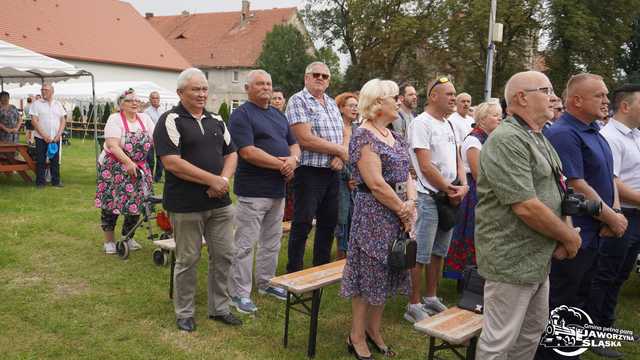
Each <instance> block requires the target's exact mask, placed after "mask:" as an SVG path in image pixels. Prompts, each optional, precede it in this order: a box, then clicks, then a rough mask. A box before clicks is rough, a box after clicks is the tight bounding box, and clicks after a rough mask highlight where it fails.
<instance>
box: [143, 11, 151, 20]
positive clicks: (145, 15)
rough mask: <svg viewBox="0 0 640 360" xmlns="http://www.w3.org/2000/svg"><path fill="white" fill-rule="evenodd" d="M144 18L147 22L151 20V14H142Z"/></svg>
mask: <svg viewBox="0 0 640 360" xmlns="http://www.w3.org/2000/svg"><path fill="white" fill-rule="evenodd" d="M144 18H145V19H147V20H149V19H151V18H153V13H152V12H148V13H144Z"/></svg>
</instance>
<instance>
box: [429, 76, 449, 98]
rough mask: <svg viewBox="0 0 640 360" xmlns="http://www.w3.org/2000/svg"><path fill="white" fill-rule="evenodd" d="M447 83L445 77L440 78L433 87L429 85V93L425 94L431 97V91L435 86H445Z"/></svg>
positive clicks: (447, 80) (447, 79)
mask: <svg viewBox="0 0 640 360" xmlns="http://www.w3.org/2000/svg"><path fill="white" fill-rule="evenodd" d="M448 82H449V78H446V77H441V78H439V79H438V80H436V81H435V82H434V83H433V85H431V87H430V88H429V92H427V96H429V95H431V92H432V91H433V88H435V87H436V86H437V85H440V84H446V83H448Z"/></svg>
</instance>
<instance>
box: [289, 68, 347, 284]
mask: <svg viewBox="0 0 640 360" xmlns="http://www.w3.org/2000/svg"><path fill="white" fill-rule="evenodd" d="M330 78H331V73H330V72H329V68H328V67H327V65H326V64H324V63H322V62H313V63H311V64H309V65H308V66H307V68H306V70H305V75H304V89H302V91H300V92H298V93H296V94H294V95H293V96H292V97H291V98H290V99H289V103H288V105H287V110H286V116H287V119H288V121H289V126H291V130H293V134H294V135H295V137H296V139H297V140H298V143H299V144H300V147H301V148H302V153H301V156H300V166H299V167H298V168H297V169H296V170H295V175H294V178H293V182H292V184H293V199H294V200H293V221H292V222H291V232H290V234H289V249H288V252H289V254H288V255H289V262H288V264H287V272H295V271H299V270H302V268H303V260H304V249H305V244H306V242H307V236H308V235H309V232H310V231H311V227H312V225H313V223H312V222H313V219H314V218H315V219H316V233H315V238H314V247H313V265H314V266H315V265H320V264H325V263H328V262H329V261H330V258H331V243H332V240H333V232H334V230H335V228H336V224H337V222H338V188H339V172H340V170H342V167H343V166H344V164H345V162H346V161H347V159H348V157H349V155H348V152H347V144H345V143H344V138H345V137H344V134H343V131H344V126H343V122H342V116H341V115H340V110H339V109H338V106H337V105H336V102H335V101H334V100H333V99H332V98H331V97H329V96H328V95H327V94H326V93H325V92H326V90H327V88H328V87H329V80H330Z"/></svg>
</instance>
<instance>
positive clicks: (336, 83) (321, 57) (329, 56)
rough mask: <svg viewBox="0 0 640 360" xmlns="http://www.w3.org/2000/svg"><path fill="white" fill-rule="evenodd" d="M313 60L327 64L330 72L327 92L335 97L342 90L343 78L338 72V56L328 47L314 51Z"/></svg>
mask: <svg viewBox="0 0 640 360" xmlns="http://www.w3.org/2000/svg"><path fill="white" fill-rule="evenodd" d="M315 59H316V60H317V61H322V62H323V63H325V64H327V67H329V71H330V72H331V83H330V85H329V92H330V93H332V94H334V95H336V94H338V93H339V92H340V91H342V90H343V78H342V73H341V72H340V58H339V57H338V54H336V53H335V51H333V49H332V48H330V47H328V46H324V47H321V48H320V49H318V50H317V51H316V54H315Z"/></svg>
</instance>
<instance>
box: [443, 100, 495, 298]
mask: <svg viewBox="0 0 640 360" xmlns="http://www.w3.org/2000/svg"><path fill="white" fill-rule="evenodd" d="M501 118H502V107H501V106H500V103H499V102H498V100H497V99H495V100H490V101H488V102H484V103H482V104H480V105H478V106H477V107H476V109H475V112H474V120H475V127H474V128H473V129H472V130H471V132H470V133H469V135H467V136H466V137H465V138H464V141H463V142H462V146H461V155H462V161H463V162H464V166H465V171H466V173H467V184H469V192H468V193H467V196H465V198H464V199H463V200H462V203H461V204H460V213H461V215H460V216H461V217H460V221H459V222H458V224H457V225H456V226H455V228H454V229H453V236H452V238H451V245H450V246H449V253H448V255H447V259H446V261H445V265H444V277H447V278H450V279H456V280H459V282H458V284H459V286H458V289H459V290H460V286H461V285H462V282H461V281H460V280H462V272H463V270H464V268H465V266H467V265H475V264H476V247H475V245H474V231H475V220H476V216H475V209H476V204H477V203H478V195H477V193H476V181H477V180H478V173H479V172H480V149H482V144H484V142H485V141H486V140H487V138H488V137H489V134H491V132H492V131H493V130H495V129H496V128H497V127H498V125H500V119H501Z"/></svg>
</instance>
